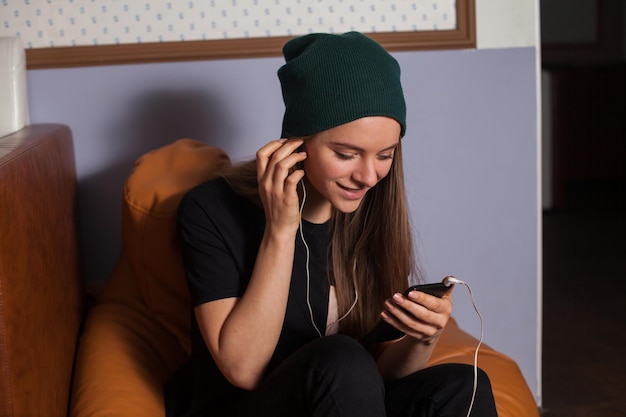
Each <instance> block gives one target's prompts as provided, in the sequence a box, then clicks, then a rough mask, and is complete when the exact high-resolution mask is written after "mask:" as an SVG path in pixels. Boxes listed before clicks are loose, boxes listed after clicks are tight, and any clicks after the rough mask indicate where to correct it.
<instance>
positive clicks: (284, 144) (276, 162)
mask: <svg viewBox="0 0 626 417" xmlns="http://www.w3.org/2000/svg"><path fill="white" fill-rule="evenodd" d="M303 143H304V141H303V140H302V139H292V140H288V139H279V140H274V141H271V142H269V143H268V144H266V145H265V146H263V147H262V148H261V149H259V150H258V151H257V153H256V157H257V173H258V176H259V180H261V179H263V178H267V177H268V176H270V175H274V172H275V171H276V168H278V170H279V171H280V172H282V173H283V174H285V175H284V176H285V177H286V173H287V172H288V171H289V169H290V168H292V167H293V166H294V165H295V164H296V163H298V162H300V161H302V160H304V158H303V154H302V153H300V152H297V153H294V152H295V151H296V150H297V149H298V147H300V146H301V145H302V144H303Z"/></svg>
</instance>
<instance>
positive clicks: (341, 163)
mask: <svg viewBox="0 0 626 417" xmlns="http://www.w3.org/2000/svg"><path fill="white" fill-rule="evenodd" d="M283 52H284V55H285V59H286V63H285V65H284V66H283V67H281V68H280V69H279V72H278V76H279V79H280V81H281V87H282V93H283V98H284V101H285V114H284V119H283V130H282V135H281V136H282V139H279V140H273V141H271V142H269V143H267V144H266V145H265V146H263V147H262V148H261V149H260V150H258V152H257V155H256V159H255V160H254V161H250V162H248V163H244V164H241V165H237V166H235V167H234V168H232V169H230V170H229V171H228V172H223V173H222V174H221V177H220V178H219V179H217V180H214V181H210V182H207V183H205V184H202V185H200V186H198V187H196V188H195V189H193V190H191V191H190V192H189V193H187V195H186V196H185V198H184V199H183V200H182V202H181V206H180V209H179V229H180V233H181V236H182V239H183V242H184V257H185V267H186V272H187V278H188V284H189V288H190V292H191V296H192V301H193V303H194V306H195V308H194V321H193V337H192V344H193V353H192V358H191V362H190V363H191V369H192V373H193V384H192V386H193V388H192V393H191V405H190V408H189V410H188V411H187V413H186V415H188V416H323V417H329V416H354V417H367V416H377V417H381V416H402V417H411V416H465V415H467V413H468V410H469V406H470V402H471V400H472V389H473V384H472V381H473V372H474V370H473V368H472V367H471V366H466V365H444V366H436V367H431V368H425V364H426V362H427V361H428V359H429V357H430V355H431V352H432V351H433V349H434V347H435V345H436V342H437V340H438V338H439V336H440V334H441V332H442V330H443V328H444V327H445V325H446V323H447V321H448V319H449V317H450V314H451V311H452V302H451V298H450V294H449V293H448V294H446V295H445V296H443V297H442V298H438V297H434V296H430V295H428V294H425V293H422V292H418V291H414V292H411V293H410V294H408V296H403V295H402V294H401V292H402V291H403V290H404V289H405V288H406V287H407V286H408V277H409V276H410V275H411V274H415V273H416V271H415V265H414V261H413V256H412V255H413V248H412V245H411V236H410V230H411V228H410V225H409V218H408V213H407V207H406V201H405V200H406V199H405V191H404V180H403V173H402V153H401V148H402V146H401V138H402V137H403V136H404V133H405V129H406V123H405V119H406V109H405V102H404V97H403V92H402V87H401V84H400V68H399V66H398V63H397V62H396V60H395V59H394V58H393V57H392V56H391V55H389V54H388V53H387V52H386V51H385V50H384V49H383V48H382V47H381V46H380V45H379V44H377V43H376V42H374V41H373V40H371V39H370V38H368V37H366V36H364V35H362V34H360V33H356V32H350V33H346V34H343V35H331V34H310V35H306V36H302V37H299V38H295V39H293V40H291V41H289V42H288V43H287V44H286V45H285V47H284V50H283ZM379 320H384V321H385V322H387V323H388V324H389V325H391V326H393V327H395V328H396V329H398V330H400V331H402V332H403V333H405V336H404V337H402V338H400V339H397V340H392V341H387V342H380V343H375V342H374V343H372V342H366V341H365V340H364V337H365V335H366V334H367V333H368V331H369V330H370V329H371V328H372V327H373V326H374V325H375V324H376V322H377V321H379ZM471 415H475V416H481V417H484V416H495V415H496V411H495V406H494V403H493V396H492V393H491V387H490V384H489V380H488V378H487V376H486V375H485V374H484V373H482V372H481V373H480V379H479V382H478V392H477V393H476V398H475V401H474V404H473V407H472V414H471Z"/></svg>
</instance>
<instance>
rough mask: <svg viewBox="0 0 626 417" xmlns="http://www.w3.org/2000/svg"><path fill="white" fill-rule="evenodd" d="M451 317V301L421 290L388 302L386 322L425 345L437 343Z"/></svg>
mask: <svg viewBox="0 0 626 417" xmlns="http://www.w3.org/2000/svg"><path fill="white" fill-rule="evenodd" d="M451 314H452V297H451V296H450V293H449V292H446V293H445V294H443V295H442V296H437V295H431V294H428V293H426V292H422V291H419V290H414V291H409V292H407V293H405V294H400V293H396V294H394V295H393V296H392V297H391V298H390V299H387V300H386V301H385V310H383V312H382V313H381V317H382V318H383V320H384V321H385V322H386V323H388V324H391V325H392V326H393V327H395V328H396V329H398V330H400V331H401V332H403V333H405V334H406V335H407V336H409V337H412V338H414V339H416V340H417V341H419V342H421V343H425V344H430V343H432V342H434V341H436V340H437V338H438V337H439V336H440V335H441V333H442V332H443V329H444V328H445V326H446V324H447V323H448V319H449V318H450V315H451Z"/></svg>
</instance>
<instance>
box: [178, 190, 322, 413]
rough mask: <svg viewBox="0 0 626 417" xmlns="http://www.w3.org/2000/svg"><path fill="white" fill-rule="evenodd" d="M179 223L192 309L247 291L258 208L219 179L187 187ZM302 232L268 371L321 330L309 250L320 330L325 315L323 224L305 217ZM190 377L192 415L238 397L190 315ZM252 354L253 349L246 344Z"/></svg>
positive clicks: (259, 222) (260, 225) (260, 221)
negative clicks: (191, 187) (191, 382)
mask: <svg viewBox="0 0 626 417" xmlns="http://www.w3.org/2000/svg"><path fill="white" fill-rule="evenodd" d="M178 227H179V231H180V235H181V237H182V241H183V256H184V260H185V271H186V276H187V283H188V286H189V291H190V295H191V299H192V302H193V305H194V306H198V305H200V304H203V303H206V302H209V301H214V300H218V299H223V298H229V297H240V296H242V295H243V293H244V292H245V290H246V287H247V285H248V282H249V280H250V277H251V275H252V270H253V268H254V263H255V260H256V256H257V252H258V249H259V245H260V242H261V239H262V237H263V232H264V228H265V216H264V213H263V209H262V208H260V207H258V206H256V205H254V204H253V203H252V202H250V201H249V200H247V199H245V198H243V197H241V196H239V195H237V194H235V193H234V192H233V191H232V190H231V188H230V187H229V186H228V184H227V183H226V181H225V180H224V179H221V178H220V179H216V180H213V181H209V182H207V183H204V184H201V185H200V186H198V187H196V188H194V189H192V190H191V191H189V192H188V193H187V194H186V195H185V196H184V197H183V199H182V200H181V203H180V207H179V215H178ZM303 233H304V240H305V241H306V245H305V244H304V242H303V241H302V239H301V236H300V231H298V233H297V235H296V236H295V239H296V245H295V247H296V249H295V254H294V263H293V272H292V277H291V286H290V289H289V299H288V302H287V310H286V312H285V320H284V324H283V329H282V332H281V335H280V339H279V340H278V344H277V346H276V349H275V351H274V354H273V356H272V359H271V361H270V364H269V370H271V369H273V368H274V367H275V366H276V365H277V364H279V363H280V362H282V361H283V360H284V359H285V358H286V357H288V356H289V355H290V354H291V353H293V352H294V351H295V350H297V349H298V348H299V347H301V346H302V345H304V344H306V343H307V342H309V341H311V340H313V339H315V338H318V337H319V335H318V333H317V331H316V330H315V328H314V327H313V325H312V324H311V319H310V314H309V307H308V303H307V266H306V257H307V249H306V246H308V249H309V268H308V269H309V276H308V281H309V282H308V288H309V291H310V292H309V301H310V305H311V308H312V311H313V317H314V320H315V324H316V326H317V328H318V329H319V330H320V332H322V334H324V332H325V329H326V319H327V315H328V297H329V282H328V278H327V273H326V265H327V258H328V254H327V251H328V242H329V227H328V224H321V225H320V224H313V223H309V222H306V221H304V220H303ZM191 336H192V337H191V342H192V356H191V359H190V369H191V373H192V376H193V389H192V397H193V399H192V410H191V412H190V413H189V415H195V414H201V413H207V412H209V411H210V410H216V409H220V408H222V407H224V406H227V405H228V404H230V403H232V402H233V401H235V400H236V397H237V395H238V393H239V392H240V391H239V390H238V389H237V388H235V387H234V386H232V385H231V384H230V383H229V382H228V381H227V380H226V379H225V378H224V376H223V375H222V374H221V372H220V371H219V369H218V368H217V365H216V364H215V362H214V361H213V358H212V357H211V355H210V353H209V352H208V349H207V348H206V345H205V343H204V341H203V339H202V336H201V334H200V332H199V329H198V326H197V323H196V321H195V318H194V317H193V314H192V335H191ZM250 354H254V347H253V346H251V347H250Z"/></svg>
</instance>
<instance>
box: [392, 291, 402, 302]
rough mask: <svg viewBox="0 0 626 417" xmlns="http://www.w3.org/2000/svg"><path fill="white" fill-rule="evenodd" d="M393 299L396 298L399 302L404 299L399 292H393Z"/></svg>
mask: <svg viewBox="0 0 626 417" xmlns="http://www.w3.org/2000/svg"><path fill="white" fill-rule="evenodd" d="M393 299H394V300H396V301H400V302H402V301H403V300H404V299H403V298H402V295H400V293H395V294H394V295H393Z"/></svg>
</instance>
